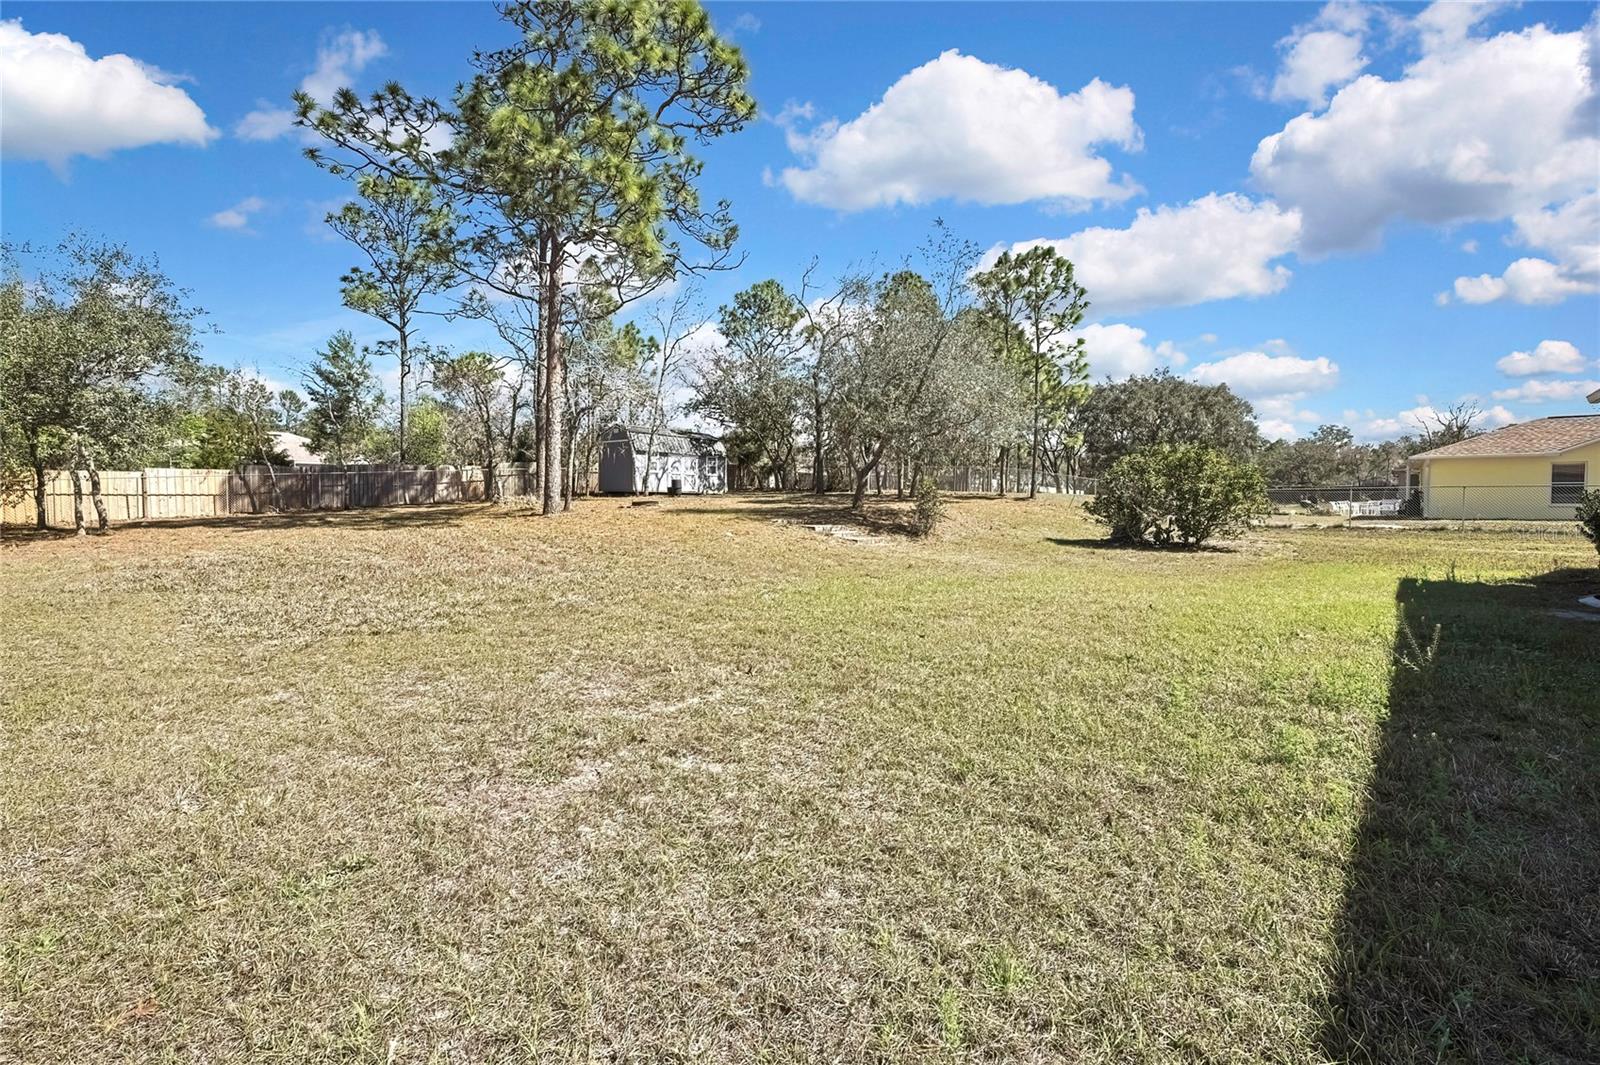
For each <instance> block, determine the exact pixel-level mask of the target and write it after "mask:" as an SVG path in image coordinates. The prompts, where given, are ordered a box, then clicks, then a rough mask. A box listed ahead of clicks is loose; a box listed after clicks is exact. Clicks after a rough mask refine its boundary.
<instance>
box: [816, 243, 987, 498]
mask: <svg viewBox="0 0 1600 1065" xmlns="http://www.w3.org/2000/svg"><path fill="white" fill-rule="evenodd" d="M976 262H977V248H976V247H975V246H974V245H973V244H972V243H971V242H970V241H965V240H961V239H959V238H957V237H956V236H954V235H953V234H952V233H951V232H950V230H949V229H948V228H947V227H946V226H945V225H944V223H943V222H942V221H940V222H938V223H937V224H936V226H935V230H934V233H933V235H932V236H931V237H930V238H929V240H928V241H927V242H926V244H925V245H924V246H923V249H922V266H923V268H924V270H926V275H924V274H922V273H918V272H916V271H914V270H901V271H897V272H895V273H892V274H889V275H887V276H885V277H882V278H880V279H878V280H877V281H874V282H871V283H866V282H863V283H861V284H860V285H859V286H857V289H856V291H855V292H854V293H853V294H852V295H851V297H850V299H849V301H848V302H849V303H851V304H853V305H855V306H856V307H857V308H859V309H858V310H857V311H856V312H855V313H853V314H852V315H851V318H850V326H849V336H848V339H847V342H845V343H843V344H841V345H840V349H839V351H838V353H837V358H836V359H835V361H834V365H833V367H832V375H833V377H834V401H833V406H834V414H833V418H832V421H833V425H834V427H835V431H836V434H837V437H838V441H839V447H838V451H839V453H840V457H841V459H842V460H843V462H844V463H845V464H846V465H847V466H848V468H849V472H850V475H851V478H852V480H853V481H854V484H853V486H852V489H853V490H852V493H851V506H852V507H853V508H854V509H857V510H859V509H860V508H861V507H862V506H863V505H864V504H865V501H866V493H867V485H868V483H869V481H870V479H871V477H872V475H873V474H874V473H875V472H876V471H877V470H878V468H879V465H880V464H881V463H882V462H883V459H884V456H885V455H886V454H890V453H892V452H898V453H899V454H901V455H902V456H905V457H907V458H911V459H913V460H914V458H915V456H916V454H917V453H918V452H920V451H924V450H925V449H927V448H928V447H930V446H931V443H932V442H933V441H935V440H948V439H950V438H951V437H952V436H953V435H955V434H956V431H957V430H956V427H957V426H958V425H959V424H960V423H961V421H962V414H961V413H960V411H959V409H957V408H955V407H953V406H952V404H951V399H952V397H953V396H954V395H956V394H958V393H959V392H960V391H961V389H959V388H957V389H951V388H948V387H945V386H946V385H948V384H949V383H950V382H953V381H958V380H960V379H961V377H962V376H963V375H964V374H966V373H968V372H970V371H971V370H972V369H973V368H974V366H975V363H974V359H973V356H974V354H975V353H976V352H977V351H978V345H976V344H975V343H974V340H975V338H976V337H977V336H978V333H977V331H976V330H975V329H974V328H973V325H972V319H973V316H972V315H971V314H970V313H968V307H967V303H968V297H969V296H970V289H969V286H968V283H967V279H968V276H969V275H970V274H971V272H972V267H973V265H974V264H975V263H976Z"/></svg>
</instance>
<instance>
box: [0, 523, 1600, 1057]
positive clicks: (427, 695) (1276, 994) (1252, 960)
mask: <svg viewBox="0 0 1600 1065" xmlns="http://www.w3.org/2000/svg"><path fill="white" fill-rule="evenodd" d="M883 509H884V510H887V509H889V508H887V507H885V508H883ZM891 518H892V515H887V514H880V515H879V520H878V521H877V522H876V523H875V525H874V527H875V528H880V529H881V528H884V527H886V526H887V525H889V524H891V521H890V519H891ZM840 520H842V518H841V515H840V513H839V508H838V507H837V506H836V505H835V504H834V503H831V502H830V503H825V504H821V505H818V504H815V503H813V502H811V501H809V500H804V499H799V498H794V497H754V498H737V497H735V498H722V499H677V500H672V501H667V502H664V503H663V504H662V505H661V506H659V507H652V508H630V507H628V506H627V505H626V503H625V502H621V503H619V502H615V501H599V502H594V503H590V504H588V505H585V506H582V507H580V510H579V511H578V512H577V513H574V514H571V515H568V516H565V517H563V518H562V519H560V520H558V521H554V522H544V521H539V520H537V519H534V518H532V517H530V516H528V515H526V514H523V513H521V512H519V511H516V510H512V509H502V508H466V507H463V508H451V507H440V508H428V509H416V510H396V511H366V512H352V513H348V514H336V515H328V516H325V517H320V518H309V519H308V518H303V517H302V518H294V519H290V518H283V519H278V518H269V519H240V520H232V521H224V522H218V523H215V524H209V525H196V526H192V527H181V528H179V527H171V528H162V527H157V526H151V527H144V528H130V529H122V530H118V531H117V532H115V533H114V535H112V536H111V537H108V538H88V539H87V540H84V541H75V540H48V541H36V542H24V543H21V544H18V545H16V546H14V547H7V548H6V549H5V551H4V553H3V554H0V616H3V618H4V623H5V624H4V637H5V638H4V642H3V643H0V857H3V864H0V1059H8V1060H9V1059H15V1060H28V1061H31V1060H65V1061H85V1062H88V1061H94V1062H106V1061H160V1060H188V1059H189V1058H191V1057H193V1055H194V1053H196V1052H199V1053H201V1054H202V1056H203V1057H205V1058H206V1060H210V1061H238V1062H286V1063H287V1062H297V1063H298V1062H335V1061H340V1062H344V1061H375V1062H379V1061H381V1062H413V1061H414V1062H427V1061H447V1060H448V1061H541V1062H542V1061H592V1060H630V1061H729V1060H759V1061H772V1062H782V1061H788V1062H809V1061H816V1060H841V1061H904V1062H920V1061H929V1060H935V1061H941V1060H942V1061H1059V1060H1065V1061H1082V1062H1156V1061H1191V1060H1204V1061H1217V1062H1231V1061H1240V1062H1242V1061H1279V1062H1306V1061H1319V1060H1329V1061H1345V1060H1353V1061H1372V1062H1406V1061H1417V1062H1422V1061H1427V1062H1436V1061H1455V1060H1462V1061H1483V1062H1491V1061H1493V1062H1498V1061H1517V1060H1527V1061H1540V1062H1544V1061H1580V1060H1583V1059H1584V1057H1585V1056H1586V1054H1587V1053H1589V1048H1592V1047H1593V1046H1595V1045H1600V1020H1597V1017H1600V1002H1597V996H1596V994H1595V991H1594V988H1596V987H1600V880H1597V877H1600V840H1597V835H1600V827H1597V826H1600V794H1597V792H1600V773H1597V772H1596V767H1597V766H1600V695H1597V693H1600V624H1594V623H1584V622H1579V621H1574V620H1569V619H1564V618H1561V617H1559V616H1557V615H1556V614H1555V613H1553V612H1552V611H1553V610H1555V609H1560V608H1563V607H1566V606H1570V605H1571V602H1570V601H1571V600H1575V599H1576V597H1577V595H1578V594H1579V593H1578V591H1577V589H1578V588H1579V586H1580V585H1581V584H1583V583H1585V582H1588V583H1594V582H1596V581H1597V580H1600V576H1597V574H1596V573H1595V571H1594V569H1593V559H1594V556H1593V551H1592V548H1590V547H1589V545H1588V544H1586V543H1584V542H1583V541H1581V540H1579V539H1577V538H1576V537H1572V538H1569V539H1562V538H1559V537H1552V536H1549V535H1540V536H1530V535H1529V534H1527V533H1524V532H1520V531H1517V530H1507V531H1500V532H1493V533H1468V532H1455V531H1450V530H1415V531H1412V530H1407V531H1399V532H1383V531H1377V530H1342V529H1330V530H1315V529H1313V530H1292V531H1291V530H1279V529H1273V530H1266V531H1263V532H1261V533H1260V534H1258V535H1255V536H1253V537H1251V538H1249V539H1247V540H1245V541H1241V542H1238V543H1233V544H1229V545H1226V546H1227V549H1226V550H1221V551H1203V552H1193V553H1188V552H1176V553H1169V552H1153V551H1136V550H1117V549H1108V548H1105V547H1101V546H1099V545H1098V544H1097V543H1096V537H1097V536H1098V534H1097V532H1096V530H1095V529H1094V527H1093V526H1092V525H1090V524H1089V523H1088V522H1086V521H1085V520H1084V518H1083V516H1082V514H1081V512H1080V511H1079V509H1078V508H1077V506H1076V505H1075V504H1073V503H1071V502H1069V501H1061V500H1050V501H1040V502H1038V503H1023V502H1019V501H1011V500H973V499H969V500H960V501H956V502H954V503H953V504H952V506H951V510H950V515H949V518H948V520H947V522H946V524H945V525H943V526H941V529H940V532H939V533H938V534H937V535H935V536H934V537H933V538H931V539H929V540H918V541H913V540H907V539H903V538H900V537H897V536H879V537H877V538H874V539H869V540H868V541H867V542H863V543H851V542H846V541H844V540H841V539H837V538H834V537H830V536H824V535H819V534H817V533H814V532H811V531H809V530H807V529H806V528H804V527H803V525H801V524H798V523H799V522H802V521H808V522H812V523H816V522H818V521H829V522H837V521H840ZM1584 567H1588V568H1587V569H1585V568H1584ZM196 1048H202V1049H200V1050H199V1051H197V1050H196Z"/></svg>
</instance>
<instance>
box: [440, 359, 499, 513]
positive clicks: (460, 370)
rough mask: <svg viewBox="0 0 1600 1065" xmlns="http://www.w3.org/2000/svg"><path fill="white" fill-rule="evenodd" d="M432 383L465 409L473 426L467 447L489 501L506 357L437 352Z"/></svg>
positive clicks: (494, 491)
mask: <svg viewBox="0 0 1600 1065" xmlns="http://www.w3.org/2000/svg"><path fill="white" fill-rule="evenodd" d="M433 384H434V387H435V388H437V389H438V390H439V391H440V393H442V394H443V395H444V396H445V398H446V399H448V400H450V401H451V402H453V403H455V404H456V405H457V406H458V407H459V408H460V409H461V410H463V411H465V412H466V414H467V416H468V418H469V420H470V424H471V425H472V429H473V431H472V434H471V437H470V441H471V443H470V449H471V451H472V452H473V454H475V455H476V457H477V461H478V463H479V464H480V465H482V466H483V471H484V492H485V494H486V495H487V497H488V498H489V499H490V500H491V501H493V500H495V499H497V498H499V490H500V482H499V475H498V466H499V462H498V460H499V456H500V443H501V438H500V433H499V432H498V430H497V427H496V423H497V421H498V419H499V417H500V412H501V411H502V410H503V407H504V404H505V402H506V399H507V396H508V391H509V389H508V382H507V380H506V360H505V359H502V358H499V357H497V356H494V355H491V354H490V353H489V352H486V351H464V352H462V353H461V354H459V355H449V354H441V355H436V356H435V357H434V362H433Z"/></svg>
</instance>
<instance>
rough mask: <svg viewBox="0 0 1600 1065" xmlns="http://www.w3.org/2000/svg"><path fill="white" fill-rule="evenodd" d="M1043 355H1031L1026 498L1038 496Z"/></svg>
mask: <svg viewBox="0 0 1600 1065" xmlns="http://www.w3.org/2000/svg"><path fill="white" fill-rule="evenodd" d="M1043 358H1044V357H1043V355H1041V354H1039V353H1037V352H1035V353H1034V357H1033V449H1032V452H1031V457H1030V458H1029V460H1028V498H1029V499H1037V498H1039V387H1040V386H1039V374H1040V373H1041V371H1042V369H1043V367H1042V366H1041V365H1040V363H1041V362H1042V361H1043Z"/></svg>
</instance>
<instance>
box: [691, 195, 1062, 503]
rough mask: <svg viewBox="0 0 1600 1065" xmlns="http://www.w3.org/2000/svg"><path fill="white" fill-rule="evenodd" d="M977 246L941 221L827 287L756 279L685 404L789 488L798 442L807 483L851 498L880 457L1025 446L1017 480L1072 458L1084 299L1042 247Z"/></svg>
mask: <svg viewBox="0 0 1600 1065" xmlns="http://www.w3.org/2000/svg"><path fill="white" fill-rule="evenodd" d="M977 265H978V252H977V248H976V246H975V245H973V244H972V243H971V242H969V241H964V240H961V239H959V238H958V237H956V236H955V235H954V234H952V233H951V232H950V231H949V230H948V229H947V228H946V227H945V226H944V225H943V224H942V223H941V224H939V225H938V226H936V228H935V231H934V233H933V235H932V236H931V237H930V239H929V240H928V241H927V243H926V244H925V245H924V247H923V249H922V251H921V254H920V256H919V259H918V260H917V261H916V262H914V263H907V264H905V265H904V266H903V267H902V268H900V269H896V270H890V271H885V272H883V273H880V274H872V273H868V272H864V271H863V272H856V273H851V274H848V275H846V276H845V277H844V278H842V279H841V280H839V281H838V282H836V283H835V284H834V285H832V286H830V287H828V288H827V289H826V290H824V289H822V288H820V287H818V286H817V285H816V283H815V273H816V272H815V269H813V270H809V271H807V272H806V274H805V275H804V276H803V278H802V280H801V282H800V285H799V287H798V288H797V289H796V290H794V291H789V290H786V289H785V288H784V287H783V286H782V285H781V284H780V283H779V282H777V281H776V280H766V281H762V282H759V283H758V284H755V285H752V286H751V287H749V288H747V289H745V290H743V291H742V292H739V293H738V294H736V295H735V296H734V298H733V300H732V302H731V303H729V304H727V305H726V306H724V307H722V308H721V309H720V311H719V313H718V315H717V321H716V324H717V327H718V332H719V333H720V343H719V344H717V345H715V346H713V347H712V348H710V349H709V350H708V351H707V352H706V353H705V355H704V357H703V358H702V360H701V362H700V364H699V365H698V366H696V367H695V368H694V370H693V372H692V374H691V375H690V381H689V383H690V387H691V391H692V393H693V398H692V400H691V401H690V403H689V408H690V410H691V411H693V412H695V413H698V414H700V415H703V416H705V417H707V418H709V419H710V420H712V421H714V422H716V423H718V424H719V425H722V426H724V427H726V429H727V430H728V446H729V453H730V455H732V456H733V457H734V458H736V459H737V460H738V461H740V463H741V465H743V466H745V467H746V468H751V469H755V470H757V471H760V474H761V475H762V476H763V477H765V478H767V479H768V480H769V481H770V483H772V484H774V485H775V486H777V487H790V486H792V484H793V482H794V475H795V472H796V470H797V467H798V465H799V462H798V454H799V452H800V449H801V447H802V445H807V446H808V447H809V450H810V462H809V465H810V466H811V468H812V470H813V481H812V488H813V490H814V491H816V492H818V493H821V492H824V491H827V490H828V489H829V488H830V487H844V488H848V489H849V490H850V491H851V493H852V496H853V499H854V501H855V504H856V505H857V506H859V505H861V503H862V501H863V500H864V498H865V494H866V492H867V488H868V486H869V484H870V482H871V480H872V478H873V477H874V475H875V474H877V473H878V472H879V471H880V470H881V469H882V468H883V467H884V466H885V464H892V465H894V467H895V468H896V469H898V470H899V471H901V472H902V473H904V474H906V475H907V479H908V481H909V482H910V483H912V484H913V485H914V484H915V483H916V482H917V480H918V479H919V477H920V473H921V471H922V470H924V469H928V468H931V467H936V466H943V465H951V464H957V463H963V464H972V465H986V464H989V463H991V462H994V461H996V457H998V461H999V463H1000V465H1001V466H1002V467H1003V466H1004V465H1005V464H1006V461H1007V455H1008V454H1011V453H1015V454H1017V455H1022V454H1026V455H1027V456H1028V471H1029V472H1028V481H1027V484H1028V489H1027V490H1028V492H1029V493H1030V494H1033V493H1036V492H1037V491H1038V488H1039V486H1040V484H1041V481H1042V479H1043V478H1044V477H1045V476H1046V475H1048V476H1051V477H1054V478H1055V479H1056V480H1057V481H1058V482H1059V480H1060V477H1061V474H1062V470H1063V467H1064V466H1068V465H1071V464H1074V463H1075V462H1076V460H1077V458H1078V457H1079V455H1080V454H1081V432H1080V431H1079V423H1080V421H1081V414H1082V411H1083V408H1084V406H1085V404H1086V401H1087V400H1088V398H1089V396H1090V394H1091V389H1090V388H1089V385H1088V367H1087V363H1086V361H1085V359H1084V355H1083V350H1082V342H1081V341H1080V340H1077V339H1073V338H1071V336H1070V334H1071V331H1072V329H1073V327H1074V326H1076V325H1077V324H1078V323H1079V321H1081V320H1082V317H1083V313H1084V311H1085V309H1086V308H1087V307H1088V301H1087V299H1086V296H1085V293H1084V290H1083V288H1082V287H1081V286H1079V285H1078V284H1077V283H1076V281H1075V279H1074V276H1073V269H1072V264H1071V263H1070V262H1068V261H1067V260H1065V259H1063V258H1061V257H1059V256H1058V255H1057V254H1056V253H1055V251H1054V250H1053V249H1050V248H1039V249H1035V250H1033V251H1029V252H1026V253H1024V254H1021V255H1017V256H1013V255H1011V254H1009V253H1007V254H1005V255H1002V256H1001V257H1000V259H999V260H998V261H997V262H995V263H994V264H993V265H992V266H991V267H990V268H988V269H987V270H983V271H978V270H976V267H977Z"/></svg>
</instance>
